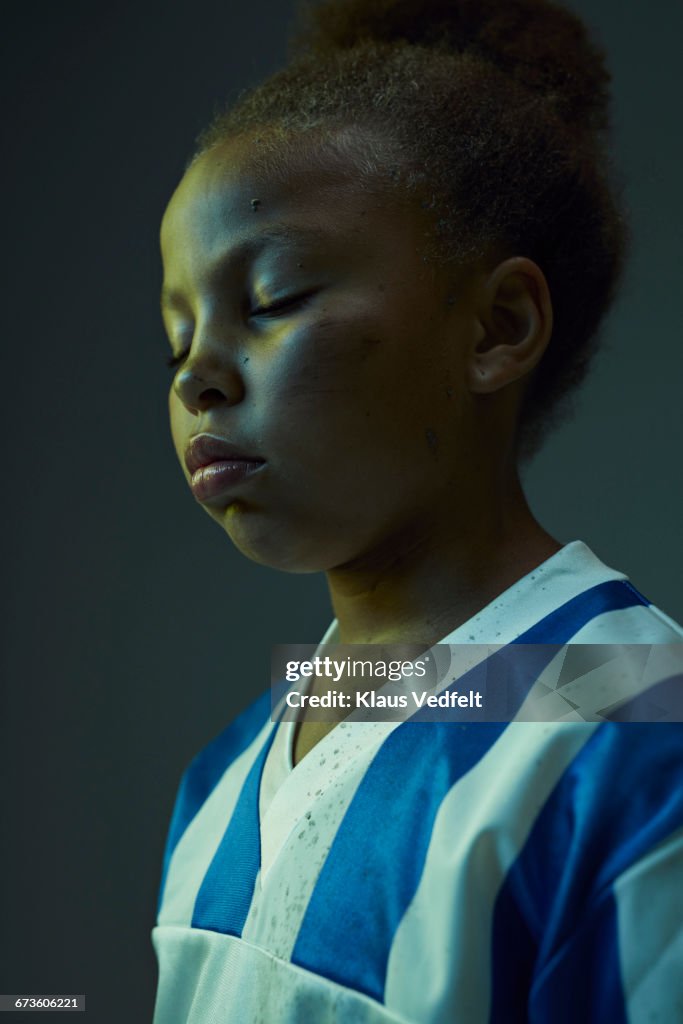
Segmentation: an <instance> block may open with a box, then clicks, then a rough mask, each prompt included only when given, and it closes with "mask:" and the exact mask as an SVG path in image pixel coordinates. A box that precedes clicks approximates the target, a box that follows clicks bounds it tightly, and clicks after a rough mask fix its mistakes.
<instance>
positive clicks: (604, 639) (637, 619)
mask: <svg viewBox="0 0 683 1024" xmlns="http://www.w3.org/2000/svg"><path fill="white" fill-rule="evenodd" d="M673 626H675V623H673V622H672V620H670V619H669V620H667V617H666V616H664V615H663V614H662V613H661V612H660V611H659V610H658V609H657V608H654V607H653V605H647V606H646V605H643V604H637V605H633V606H632V607H631V608H619V609H618V610H617V611H613V612H603V613H602V615H596V617H595V618H594V619H591V621H590V622H587V623H586V625H585V626H583V627H582V628H581V629H580V630H578V632H577V633H575V634H574V636H573V637H572V643H573V644H680V642H681V639H683V630H681V629H678V628H672V627H673Z"/></svg>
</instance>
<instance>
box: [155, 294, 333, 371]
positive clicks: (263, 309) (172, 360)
mask: <svg viewBox="0 0 683 1024" xmlns="http://www.w3.org/2000/svg"><path fill="white" fill-rule="evenodd" d="M312 294H313V293H312V292H305V293H304V294H303V295H292V296H291V298H286V299H280V301H279V302H273V303H272V304H271V305H270V306H259V307H257V308H256V309H252V310H250V312H249V316H265V315H267V314H268V313H277V312H279V311H280V310H281V309H287V308H288V307H289V306H295V305H299V304H300V303H302V302H305V301H306V299H309V298H310V297H311V295H312ZM188 353H189V349H188V350H187V352H180V353H179V354H178V355H177V356H168V357H167V359H166V365H167V366H168V367H169V368H170V369H172V370H174V369H175V368H176V367H178V366H180V364H181V363H182V362H183V360H184V359H187V356H188Z"/></svg>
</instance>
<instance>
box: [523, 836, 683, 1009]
mask: <svg viewBox="0 0 683 1024" xmlns="http://www.w3.org/2000/svg"><path fill="white" fill-rule="evenodd" d="M528 1020H529V1021H530V1022H533V1024H546V1022H548V1021H553V1024H565V1022H566V1024H569V1022H570V1021H571V1022H573V1021H578V1020H580V1021H582V1024H588V1022H590V1024H598V1022H605V1021H609V1024H673V1022H674V1021H683V830H681V831H679V832H677V833H675V834H674V835H672V836H670V837H669V838H668V839H666V840H664V841H663V842H662V843H660V844H659V845H658V846H657V847H656V848H655V849H654V850H652V851H651V852H650V853H649V854H648V855H646V856H644V857H642V858H641V859H639V860H638V861H637V862H636V863H635V864H633V865H632V866H631V867H630V868H629V869H628V870H627V871H625V872H624V873H623V874H622V875H621V876H620V877H619V878H617V879H616V881H615V882H614V884H613V885H612V886H611V887H610V888H609V889H607V890H605V891H604V892H603V893H602V894H601V895H600V896H599V897H598V898H597V899H596V900H595V902H594V903H593V905H592V906H591V907H588V908H586V911H585V913H584V915H583V916H582V917H581V919H580V920H579V921H578V922H577V926H576V929H575V930H574V932H573V934H572V935H571V936H570V937H569V938H568V939H567V941H566V942H565V943H564V944H563V946H562V947H561V948H559V949H558V950H556V951H555V952H554V953H553V955H552V957H551V958H550V959H549V960H548V961H547V963H546V964H545V966H544V968H543V970H542V971H541V972H540V973H539V974H537V975H536V977H535V979H534V981H533V984H532V987H531V992H530V998H529V1013H528Z"/></svg>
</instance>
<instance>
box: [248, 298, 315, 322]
mask: <svg viewBox="0 0 683 1024" xmlns="http://www.w3.org/2000/svg"><path fill="white" fill-rule="evenodd" d="M314 294H315V293H314V292H303V293H302V294H301V295H291V296H288V297H286V298H284V299H278V300H277V301H276V302H271V303H270V305H268V306H257V307H256V308H255V309H252V310H250V312H249V316H250V317H254V316H265V317H268V316H278V315H279V314H281V313H285V312H288V311H289V310H291V309H294V308H296V307H297V306H301V305H303V303H304V302H306V300H307V299H310V298H311V297H312V296H313V295H314Z"/></svg>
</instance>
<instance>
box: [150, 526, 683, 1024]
mask: <svg viewBox="0 0 683 1024" xmlns="http://www.w3.org/2000/svg"><path fill="white" fill-rule="evenodd" d="M575 543H576V542H575ZM568 547H569V548H572V545H569V546H568ZM581 548H582V550H577V549H576V548H574V550H573V551H567V549H566V548H565V549H563V551H564V553H565V554H564V556H563V558H560V559H557V563H556V566H555V569H556V571H555V572H554V573H550V572H548V573H547V574H546V576H547V592H546V595H545V597H543V598H541V604H542V605H543V606H544V608H545V614H543V615H542V616H541V617H539V618H538V619H534V616H535V615H536V613H537V612H536V609H537V605H536V604H534V601H531V600H530V601H528V602H525V603H524V607H525V609H526V614H527V619H526V621H524V620H523V616H522V617H521V618H520V615H519V612H518V613H517V615H516V617H515V621H514V625H508V631H507V635H506V634H505V632H504V631H502V632H503V641H502V642H504V643H526V644H532V643H535V644H539V645H544V644H547V645H550V644H564V643H570V642H579V641H580V642H582V643H591V642H592V643H631V642H632V643H647V644H656V643H680V642H681V640H682V639H683V631H681V629H680V627H677V626H676V624H675V623H673V622H671V620H669V619H668V618H667V617H666V616H664V615H663V614H662V613H660V612H659V611H658V610H657V609H655V608H653V607H652V606H651V605H650V604H649V602H647V600H646V599H645V598H644V597H642V595H640V594H639V593H638V592H637V591H636V590H635V589H634V588H633V587H632V586H631V585H630V583H628V581H627V580H625V578H624V577H623V575H622V574H619V573H615V572H613V571H612V570H608V569H607V568H606V567H604V566H602V563H599V562H598V560H597V559H595V556H592V555H591V554H590V553H588V554H589V555H590V558H588V557H587V555H586V552H587V549H585V547H584V546H581ZM560 554H562V553H560ZM570 556H571V557H570ZM552 562H553V560H552V559H551V560H549V562H548V563H546V566H547V567H551V563H552ZM572 563H575V564H574V570H573V572H572ZM576 564H578V569H577V568H576ZM541 568H543V567H541ZM541 576H543V573H541ZM529 582H530V581H529V579H528V578H526V582H525V581H522V583H523V584H524V586H526V587H527V588H528V587H529ZM513 591H514V588H512V590H511V592H510V594H511V598H510V600H511V601H512V602H513V604H514V603H515V602H514V598H515V594H514V593H513ZM537 599H538V588H534V600H537ZM498 605H499V607H498ZM511 607H512V605H511V604H510V602H508V605H507V611H506V601H505V595H503V597H502V599H501V600H500V601H499V603H498V604H494V605H493V606H491V608H490V609H489V614H488V615H486V614H482V616H481V622H480V623H479V625H478V624H477V618H475V619H474V620H471V622H470V623H468V624H466V632H467V636H468V637H469V638H476V640H477V641H480V640H481V639H482V638H484V639H485V640H487V641H491V642H496V643H500V642H501V640H500V639H499V637H496V638H495V640H494V637H493V634H492V632H491V629H492V622H493V620H492V615H493V614H495V615H496V616H498V615H499V619H500V622H501V623H503V622H504V620H505V615H506V614H507V615H508V617H509V615H510V608H511ZM499 613H500V614H499ZM496 624H498V618H497V619H496ZM477 629H480V632H479V633H477ZM463 630H465V627H461V628H460V630H458V631H456V633H454V634H452V636H451V637H449V638H446V642H462V640H463V636H464V633H463ZM472 630H474V632H472ZM498 632H501V631H498ZM546 650H550V648H547V649H546ZM540 651H541V648H539V656H540ZM546 667H547V666H546V664H545V663H544V662H543V661H542V660H539V665H538V672H539V675H540V674H541V673H542V672H543V671H544V669H545V668H546ZM472 671H473V672H476V671H477V668H476V667H475V668H474V669H473V670H472ZM650 682H652V681H650ZM268 702H269V694H264V696H263V697H262V698H261V699H260V701H259V702H257V703H256V704H255V705H253V706H252V708H250V709H248V710H247V712H246V713H245V714H244V715H242V716H241V717H240V718H239V719H237V720H236V721H235V722H234V723H232V725H230V726H229V727H228V728H227V729H226V730H224V731H223V733H221V735H220V736H219V737H218V738H217V739H216V740H215V741H214V742H213V743H212V744H210V745H209V747H207V748H206V750H205V751H204V752H202V754H200V755H199V756H198V758H196V759H195V761H194V762H193V763H192V764H191V765H190V767H189V769H188V770H187V772H186V773H185V775H184V777H183V781H182V783H181V787H180V791H179V795H178V800H177V803H176V809H175V811H174V816H173V819H172V824H171V828H170V830H169V839H168V845H167V851H166V855H165V859H164V864H165V868H164V876H163V880H162V896H161V899H160V911H159V918H158V925H157V927H156V928H155V930H154V933H153V939H154V944H155V947H156V950H157V955H158V957H159V964H160V980H159V992H158V997H157V1008H156V1014H155V1024H176V1022H178V1024H179V1022H181V1021H184V1022H192V1024H195V1022H196V1024H199V1022H200V1021H201V1024H219V1022H231V1024H232V1022H237V1024H240V1022H242V1021H244V1022H246V1021H250V1020H252V1019H259V1015H260V1016H261V1017H262V1019H264V1020H268V1021H269V1022H271V1021H272V1024H279V1022H283V1024H285V1022H286V1024H290V1022H291V1024H293V1022H295V1021H297V1022H298V1021H301V1022H305V1021H308V1020H310V1021H315V1022H316V1024H317V1022H318V1021H320V1022H326V1021H328V1020H329V1021H330V1022H331V1021H335V1022H337V1021H346V1020H348V1022H349V1024H352V1022H354V1024H355V1022H363V1021H367V1022H368V1024H379V1022H383V1024H384V1022H390V1021H395V1022H401V1021H403V1022H408V1021H412V1022H420V1024H446V1022H449V1024H454V1022H455V1024H459V1022H462V1024H499V1022H500V1024H503V1022H505V1024H514V1022H517V1021H520V1022H522V1021H525V1022H537V1024H550V1022H552V1024H564V1022H567V1024H569V1022H570V1021H572V1022H574V1021H577V1020H581V1021H582V1022H583V1021H588V1022H592V1021H595V1022H597V1021H606V1020H608V1021H610V1024H613V1022H614V1024H617V1022H620V1021H624V1022H628V1024H641V1022H643V1024H644V1022H645V1021H648V1022H649V1021H650V1020H653V1021H654V1020H662V1021H666V1022H667V1024H669V1022H674V1021H676V1020H678V1019H680V1020H682V1021H683V1002H682V1001H683V981H682V980H681V976H682V975H683V971H681V967H683V956H682V955H683V948H682V947H683V725H680V724H677V723H669V724H667V723H664V724H659V723H656V724H652V723H640V724H638V723H596V722H590V723H589V722H556V723H538V722H523V721H517V722H512V723H510V724H508V725H505V724H497V723H477V724H472V723H470V724H455V723H448V722H428V723H425V722H417V721H409V722H404V723H356V724H355V725H353V726H352V725H349V726H347V727H345V728H346V732H345V733H342V732H341V731H340V730H342V728H343V727H342V726H338V727H337V728H336V729H335V730H333V732H332V733H330V734H329V735H328V736H327V737H325V739H324V740H323V741H321V743H320V744H319V745H318V747H316V748H314V750H313V751H311V753H310V754H309V755H307V758H305V759H304V761H303V762H302V763H301V765H298V766H297V769H296V772H295V773H293V775H292V777H291V785H292V786H293V785H294V781H295V780H294V776H295V775H297V774H298V778H299V782H298V783H297V785H296V789H294V788H293V789H290V790H288V789H287V785H283V787H282V791H281V792H278V793H277V794H276V795H275V797H274V799H273V803H272V805H271V808H270V809H269V810H268V812H267V813H266V815H265V818H264V821H262V822H261V825H260V827H259V781H260V778H261V775H262V771H263V765H264V762H265V759H266V757H267V754H268V750H269V747H270V744H271V742H272V740H273V736H274V730H275V728H276V726H274V725H273V723H272V722H271V721H270V720H269V717H268V716H269V710H270V707H269V703H268ZM335 737H336V738H335ZM333 751H334V752H335V754H336V753H337V752H338V753H339V757H338V758H337V759H336V760H335V754H333ZM307 761H308V764H306V762H307ZM288 784H289V780H288ZM313 787H315V788H313ZM278 802H279V804H278ZM271 813H272V817H273V821H274V822H275V821H276V819H278V817H280V818H281V820H283V821H284V822H285V826H284V829H282V830H281V831H282V834H281V835H279V836H277V838H276V839H273V840H272V841H271V840H270V839H267V840H266V842H264V844H263V849H262V840H261V832H262V831H264V830H265V828H266V826H267V824H268V818H269V815H271ZM287 815H289V817H288V816H287ZM276 831H277V830H275V832H276ZM677 1014H678V1016H677ZM657 1015H659V1016H657Z"/></svg>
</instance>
